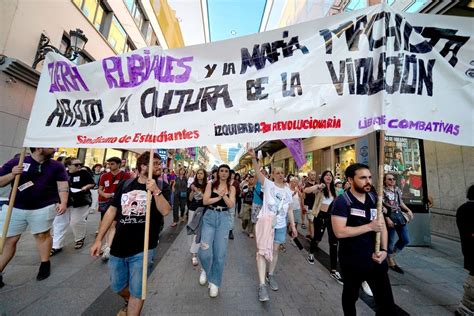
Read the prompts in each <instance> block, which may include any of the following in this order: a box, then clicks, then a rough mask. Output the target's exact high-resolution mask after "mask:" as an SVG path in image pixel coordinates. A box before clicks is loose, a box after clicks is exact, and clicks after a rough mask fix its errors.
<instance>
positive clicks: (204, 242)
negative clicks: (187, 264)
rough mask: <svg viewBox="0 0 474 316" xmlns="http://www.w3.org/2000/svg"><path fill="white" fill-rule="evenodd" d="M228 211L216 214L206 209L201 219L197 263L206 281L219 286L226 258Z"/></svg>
mask: <svg viewBox="0 0 474 316" xmlns="http://www.w3.org/2000/svg"><path fill="white" fill-rule="evenodd" d="M229 217H230V214H229V211H224V212H217V211H215V210H211V209H207V210H206V213H205V214H204V216H203V219H202V226H201V247H200V249H199V253H198V256H199V261H200V262H201V265H202V267H203V269H204V271H206V275H207V279H208V281H209V282H210V283H213V284H215V285H216V286H217V287H220V286H221V283H222V273H223V272H224V265H225V259H226V256H227V243H228V241H229V230H230V218H229Z"/></svg>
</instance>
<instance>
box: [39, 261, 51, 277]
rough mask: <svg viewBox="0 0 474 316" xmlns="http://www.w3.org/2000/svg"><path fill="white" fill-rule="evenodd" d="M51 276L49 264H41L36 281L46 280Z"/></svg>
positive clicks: (47, 262)
mask: <svg viewBox="0 0 474 316" xmlns="http://www.w3.org/2000/svg"><path fill="white" fill-rule="evenodd" d="M50 274H51V262H49V261H46V262H41V265H40V267H39V271H38V275H37V276H36V280H38V281H41V280H44V279H47V278H48V277H49V275H50Z"/></svg>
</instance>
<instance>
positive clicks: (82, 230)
mask: <svg viewBox="0 0 474 316" xmlns="http://www.w3.org/2000/svg"><path fill="white" fill-rule="evenodd" d="M88 214H89V206H88V205H85V206H81V207H68V208H67V210H66V212H64V214H62V215H56V217H55V218H54V222H53V248H55V249H59V248H62V247H64V239H65V238H66V232H67V228H68V226H69V224H71V229H72V233H73V234H74V241H79V240H81V239H83V238H84V237H86V227H87V220H86V218H87V215H88Z"/></svg>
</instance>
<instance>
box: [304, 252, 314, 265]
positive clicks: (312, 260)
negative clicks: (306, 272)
mask: <svg viewBox="0 0 474 316" xmlns="http://www.w3.org/2000/svg"><path fill="white" fill-rule="evenodd" d="M306 261H308V263H309V264H314V255H313V254H312V253H310V254H309V256H308V258H306Z"/></svg>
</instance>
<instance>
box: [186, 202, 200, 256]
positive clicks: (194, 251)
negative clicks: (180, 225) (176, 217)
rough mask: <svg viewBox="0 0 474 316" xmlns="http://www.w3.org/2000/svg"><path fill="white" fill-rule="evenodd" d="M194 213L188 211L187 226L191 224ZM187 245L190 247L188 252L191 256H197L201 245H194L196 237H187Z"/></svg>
mask: <svg viewBox="0 0 474 316" xmlns="http://www.w3.org/2000/svg"><path fill="white" fill-rule="evenodd" d="M194 213H195V211H191V210H189V211H188V224H189V223H191V222H192V220H193V217H194ZM189 244H190V245H191V248H190V249H189V252H191V253H192V254H197V253H198V251H199V246H200V245H201V244H200V243H199V244H197V243H196V235H189Z"/></svg>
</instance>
